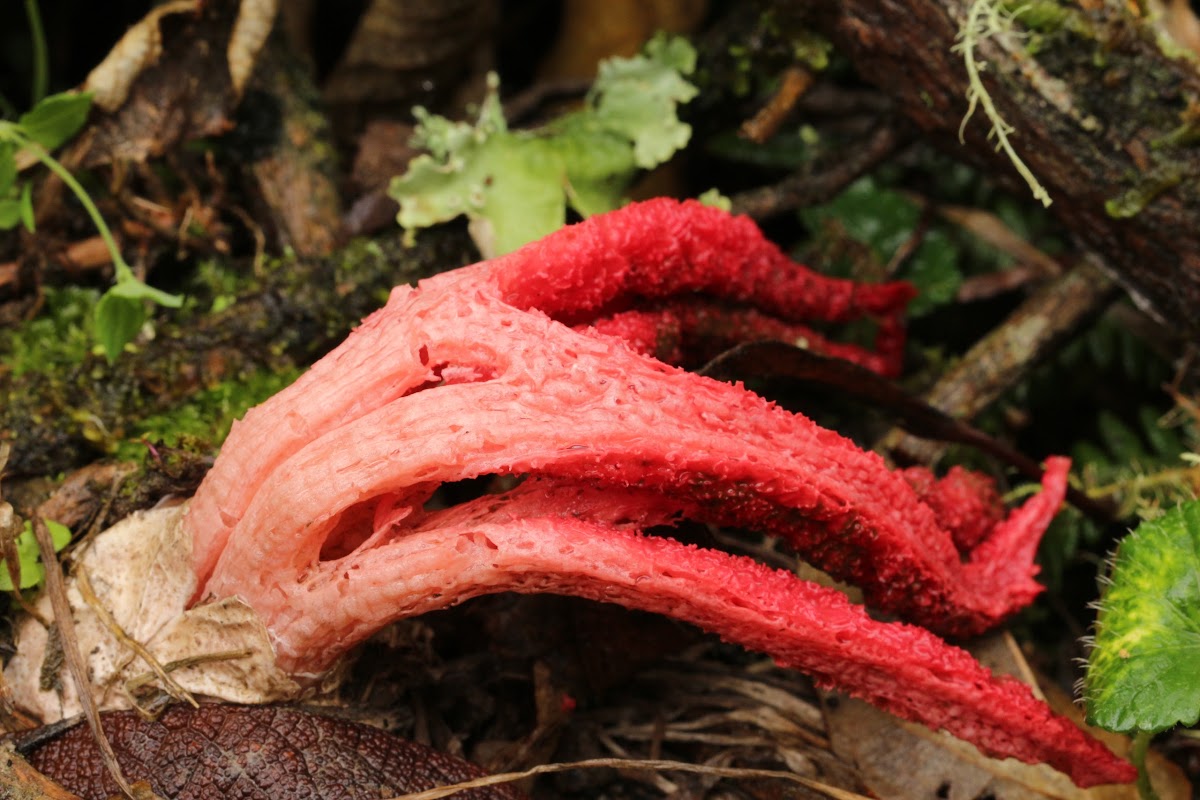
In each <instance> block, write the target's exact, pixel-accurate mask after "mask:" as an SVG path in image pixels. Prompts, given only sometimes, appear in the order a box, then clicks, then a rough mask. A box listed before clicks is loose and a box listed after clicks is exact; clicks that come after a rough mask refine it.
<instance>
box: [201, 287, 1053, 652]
mask: <svg viewBox="0 0 1200 800" xmlns="http://www.w3.org/2000/svg"><path fill="white" fill-rule="evenodd" d="M439 295H440V293H434V292H432V291H428V290H422V292H420V293H419V294H418V293H414V294H412V295H409V296H408V299H407V302H406V303H405V304H403V306H396V307H392V306H389V308H390V309H391V313H392V314H393V315H394V317H395V322H394V326H393V327H394V329H395V330H396V331H397V335H399V336H407V335H408V334H409V330H408V328H409V327H410V326H411V325H413V320H419V325H420V328H419V333H417V334H414V336H419V338H420V340H421V341H423V342H425V344H424V345H423V348H424V351H425V352H426V354H427V358H428V360H429V362H430V364H453V365H455V367H456V368H457V369H459V370H466V371H470V370H476V371H479V372H480V373H482V372H484V371H485V370H490V371H491V372H490V373H489V375H488V377H487V378H486V379H485V380H481V381H480V382H474V383H471V382H468V383H457V384H453V385H439V386H436V387H434V388H428V389H426V390H425V391H422V392H419V393H415V394H408V395H405V396H402V397H399V398H396V399H394V400H392V401H390V402H389V403H387V404H386V405H383V406H382V407H380V408H377V409H375V410H374V411H371V412H370V413H367V414H364V415H362V416H360V417H358V418H357V419H353V420H348V421H346V422H344V423H343V424H341V425H339V426H338V427H336V428H334V429H333V430H330V431H329V432H327V433H325V434H324V435H322V436H318V437H316V438H314V439H313V440H312V441H311V442H309V443H307V444H305V445H304V446H303V447H301V448H300V449H299V450H298V451H297V452H296V453H295V455H293V456H291V457H290V458H288V459H286V460H284V461H282V462H281V464H280V466H279V467H278V468H277V469H275V470H274V471H273V472H271V473H270V474H269V475H267V476H266V477H265V478H264V479H263V480H262V482H261V484H260V486H259V488H258V491H257V493H256V495H255V497H254V498H253V499H252V501H251V502H250V504H249V505H248V507H247V509H246V512H245V514H244V516H243V517H242V518H241V519H239V520H237V521H236V522H235V523H234V524H235V526H236V528H237V533H236V534H235V535H234V536H233V537H231V538H230V539H229V541H228V544H227V545H226V546H225V548H224V551H223V553H222V554H221V555H220V560H219V561H218V562H217V565H216V571H215V572H214V573H213V576H212V579H211V580H210V581H209V586H208V588H207V591H208V592H209V593H212V594H214V595H216V596H223V595H225V594H230V593H234V592H236V591H237V589H238V586H239V584H240V583H241V582H242V581H243V580H244V579H245V578H244V576H246V575H255V574H262V575H270V574H272V570H271V565H272V564H273V563H277V562H278V560H279V559H280V558H284V559H287V560H289V561H290V562H293V563H295V564H296V565H297V566H298V567H303V566H305V565H308V564H311V563H314V562H315V561H316V560H317V555H318V553H319V551H320V549H321V548H322V547H323V545H324V541H325V539H326V538H327V537H328V535H329V534H330V531H331V530H332V528H333V527H334V526H335V525H336V523H337V520H338V518H339V515H340V514H341V513H342V512H343V511H344V510H345V509H348V508H350V507H352V506H355V505H357V504H360V503H362V502H364V501H367V500H369V499H371V498H373V497H378V496H382V495H386V494H390V493H394V492H397V491H400V490H403V489H405V488H406V487H408V486H411V485H413V484H416V483H422V482H444V481H453V480H459V479H461V478H467V477H475V476H478V475H486V474H493V473H503V474H526V473H532V474H547V475H556V476H560V477H566V478H575V479H585V480H589V481H593V482H597V483H600V484H603V485H607V486H615V487H623V486H636V485H642V486H652V487H655V488H656V489H658V490H659V491H661V492H664V493H667V494H671V495H674V496H681V497H685V498H687V499H688V500H689V502H691V503H692V504H693V506H694V507H695V509H696V511H695V514H696V516H697V518H698V519H702V520H704V521H709V522H715V523H720V524H729V525H740V526H744V527H753V528H757V529H760V530H766V531H769V532H771V533H775V534H778V535H781V536H784V537H786V538H787V539H788V540H789V541H790V542H791V543H792V544H793V545H794V546H795V547H796V549H797V550H798V551H799V552H800V553H801V555H803V556H804V557H806V558H808V559H809V560H811V561H813V562H814V563H815V564H817V566H819V567H821V568H822V569H825V570H827V571H828V572H830V573H832V574H834V575H835V576H836V577H838V578H840V579H843V580H847V581H850V582H853V583H855V584H857V585H859V586H861V587H862V588H863V590H864V592H865V593H866V595H867V598H868V600H869V601H870V602H872V603H874V604H876V605H878V606H879V607H881V608H884V609H886V610H888V611H891V612H894V613H898V614H901V615H902V616H904V617H905V618H907V619H909V620H911V621H915V622H919V623H920V624H923V625H926V626H928V627H931V628H934V629H936V630H940V631H945V632H950V633H955V634H970V633H978V632H980V631H982V630H986V629H987V628H990V627H993V626H994V625H995V624H997V623H998V622H1000V621H1001V620H1002V619H1004V618H1005V617H1006V616H1008V615H1009V614H1011V613H1012V612H1013V611H1015V610H1016V609H1018V608H1020V607H1023V606H1024V605H1026V604H1027V603H1028V602H1029V600H1030V599H1032V597H1033V596H1034V595H1035V594H1036V593H1037V592H1038V591H1039V589H1040V587H1039V586H1038V585H1037V584H1036V583H1035V582H1034V581H1033V575H1034V573H1035V571H1036V568H1035V567H1034V565H1033V551H1034V548H1035V547H1036V543H1037V541H1038V539H1039V538H1040V535H1041V533H1042V531H1043V530H1044V528H1045V526H1046V524H1048V522H1049V520H1050V518H1051V517H1052V516H1053V514H1054V511H1055V510H1056V509H1057V508H1058V505H1059V504H1060V503H1061V502H1062V494H1063V491H1064V490H1065V476H1066V466H1067V465H1066V463H1065V462H1055V463H1054V464H1053V465H1052V469H1051V470H1050V471H1049V472H1048V478H1047V483H1046V486H1047V491H1046V492H1044V493H1043V494H1042V495H1040V496H1039V497H1038V498H1035V499H1034V500H1032V501H1031V502H1030V505H1028V506H1027V508H1031V509H1032V511H1026V512H1020V511H1018V512H1014V513H1015V516H1014V517H1013V518H1012V521H1011V522H1010V523H1004V524H1002V525H1001V526H997V527H996V531H1000V532H1003V534H1004V535H1003V536H1002V537H999V538H997V537H996V536H995V535H994V534H993V535H992V537H991V538H986V539H984V544H982V545H980V547H981V548H982V547H986V548H987V553H988V557H987V560H986V561H981V560H979V559H978V558H976V557H975V555H974V553H972V556H971V558H969V559H968V560H967V561H966V562H965V563H964V562H963V561H962V559H961V558H960V555H959V552H958V550H957V548H956V547H955V544H954V540H953V538H952V536H951V534H950V533H949V532H948V531H947V530H945V529H944V528H942V527H940V526H939V524H938V521H937V518H936V516H935V515H934V513H933V511H932V510H931V509H930V508H929V506H927V505H925V504H924V503H922V502H921V501H920V499H919V498H918V497H917V495H916V493H915V492H914V491H913V489H912V487H911V486H910V485H909V483H908V481H906V480H905V479H904V477H903V476H902V475H900V474H898V473H893V472H892V471H890V470H889V469H888V468H887V466H886V465H885V464H884V462H883V460H882V459H881V458H879V456H877V455H876V454H874V453H868V452H864V451H863V450H860V449H859V448H858V447H856V446H855V445H854V444H853V443H852V442H850V441H849V440H847V439H845V438H843V437H841V436H840V435H838V434H837V433H834V432H833V431H829V430H826V429H824V428H821V427H820V426H818V425H816V424H815V423H813V422H812V421H811V420H809V419H807V418H805V417H803V416H800V415H796V414H792V413H790V412H787V411H785V410H783V409H781V408H779V407H777V406H775V405H773V404H772V403H769V402H768V401H766V400H764V399H763V398H761V397H759V396H757V395H755V394H753V393H751V392H747V391H745V390H744V389H742V388H740V387H738V386H734V385H730V384H725V383H721V382H718V381H715V380H710V379H707V378H703V377H700V376H697V375H694V374H692V373H688V372H685V371H682V370H679V369H675V368H672V367H668V366H666V365H664V364H662V363H661V362H658V361H656V360H654V359H651V358H647V357H645V356H641V355H638V354H636V353H634V352H632V351H631V350H629V349H628V348H626V347H624V346H623V345H621V344H620V343H618V342H614V341H611V340H605V339H600V338H597V337H593V336H588V335H586V334H583V333H579V332H576V331H572V330H570V329H568V328H566V327H565V326H563V325H560V324H558V323H556V322H554V321H552V320H550V319H548V318H546V317H544V316H542V315H538V314H529V313H520V312H513V311H512V310H511V309H508V308H507V307H506V306H505V305H504V304H503V303H500V302H499V301H497V300H495V299H493V298H489V297H487V296H479V297H476V298H474V299H472V300H469V301H467V300H462V299H459V300H458V301H456V302H454V303H451V302H447V301H445V298H441V297H440V296H439ZM497 320H503V323H504V324H496V322H497ZM408 338H413V336H408ZM380 368H381V369H383V368H384V367H383V365H380ZM400 371H401V372H402V373H404V374H410V373H411V372H412V370H411V368H410V365H409V366H405V365H402V366H401V367H400ZM289 391H290V390H289ZM271 402H274V401H271ZM209 482H210V486H211V485H212V484H213V483H215V478H213V477H211V476H210V478H209ZM998 562H999V563H1002V564H1003V566H1002V567H1001V566H997V563H998Z"/></svg>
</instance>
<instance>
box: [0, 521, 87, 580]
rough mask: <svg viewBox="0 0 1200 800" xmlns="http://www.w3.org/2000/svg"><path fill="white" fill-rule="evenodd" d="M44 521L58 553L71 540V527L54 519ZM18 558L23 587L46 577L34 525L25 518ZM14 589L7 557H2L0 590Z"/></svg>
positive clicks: (18, 544) (0, 561) (19, 539)
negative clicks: (34, 533)
mask: <svg viewBox="0 0 1200 800" xmlns="http://www.w3.org/2000/svg"><path fill="white" fill-rule="evenodd" d="M43 521H44V522H45V523H46V528H47V529H48V530H49V531H50V540H51V541H52V542H54V552H56V553H57V552H58V551H59V550H62V549H63V548H64V547H66V546H67V544H68V543H69V542H70V541H71V529H70V528H68V527H67V526H66V525H62V524H59V523H57V522H55V521H54V520H49V519H47V520H43ZM17 560H18V561H19V562H20V564H21V588H22V589H28V588H30V587H32V586H37V585H38V584H40V583H41V582H42V580H43V579H44V578H45V577H46V568H45V567H43V566H42V563H41V555H40V553H39V551H38V545H37V538H36V537H34V535H33V525H32V524H30V522H29V520H25V527H24V528H23V529H22V530H21V534H20V535H19V536H18V537H17ZM12 589H13V584H12V578H10V577H9V575H8V563H7V561H6V560H5V559H0V591H4V592H11V591H12Z"/></svg>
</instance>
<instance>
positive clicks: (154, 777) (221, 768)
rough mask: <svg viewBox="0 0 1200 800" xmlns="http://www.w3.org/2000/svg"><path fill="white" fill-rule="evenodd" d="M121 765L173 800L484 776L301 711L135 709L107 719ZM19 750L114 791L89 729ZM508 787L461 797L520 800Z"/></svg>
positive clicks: (351, 789) (92, 788)
mask: <svg viewBox="0 0 1200 800" xmlns="http://www.w3.org/2000/svg"><path fill="white" fill-rule="evenodd" d="M103 724H104V729H105V731H106V733H107V734H108V737H109V738H110V740H111V741H112V743H113V749H114V751H115V752H116V755H117V760H118V761H119V762H120V764H121V766H122V768H123V769H124V771H125V772H126V773H128V774H129V775H130V776H131V777H133V778H138V779H145V780H148V781H149V783H150V785H151V788H152V789H153V790H154V792H156V793H157V794H159V795H161V796H163V797H169V798H172V799H173V800H238V798H247V800H248V799H249V798H263V797H270V798H272V799H273V800H291V798H302V797H305V798H311V797H320V798H323V800H358V798H364V800H365V798H380V797H389V796H392V795H397V794H402V793H405V792H417V791H423V790H426V789H431V788H433V787H436V786H442V785H445V784H449V783H454V782H457V781H462V780H469V779H471V778H476V777H479V776H480V775H481V774H482V772H481V770H480V769H479V768H478V767H476V766H474V765H473V764H470V763H468V762H466V761H462V760H460V759H456V758H454V757H452V756H449V755H446V754H444V753H440V752H438V751H436V750H431V749H429V748H427V747H424V746H422V745H419V744H415V743H413V742H409V741H406V740H404V739H400V738H399V737H396V736H392V735H391V734H389V733H385V732H384V731H381V730H378V729H377V728H372V727H370V726H368V725H362V724H359V723H354V722H347V721H345V720H341V719H337V718H334V717H330V716H325V715H323V714H319V713H314V712H310V711H306V710H303V709H299V708H294V707H284V706H236V705H204V706H201V707H200V708H199V709H191V708H186V707H183V706H175V707H172V708H171V709H169V710H167V711H166V712H165V713H164V714H163V715H162V717H160V718H159V719H158V720H157V721H154V722H147V721H145V720H143V719H141V718H140V717H138V716H137V715H136V714H134V713H133V712H113V713H108V714H104V715H103ZM18 747H19V749H22V750H27V752H26V757H27V758H28V759H29V762H30V763H31V764H32V765H33V766H34V767H35V768H37V769H38V770H40V771H41V772H43V773H45V774H46V775H47V776H48V777H50V778H52V779H54V780H56V781H58V782H59V783H61V784H62V785H63V786H64V787H65V788H67V789H68V790H70V791H73V792H75V793H76V794H78V795H79V796H80V797H82V798H84V800H105V798H108V797H109V796H110V795H111V794H112V793H113V792H114V791H115V786H114V785H113V783H112V781H111V779H110V778H109V776H108V774H107V773H106V772H105V770H104V768H103V767H102V766H101V763H100V759H99V754H98V752H97V750H96V746H95V743H94V741H93V740H92V738H91V736H90V734H89V732H88V730H87V728H86V727H85V726H82V725H75V726H73V727H71V728H69V729H67V730H66V731H64V732H62V733H61V734H57V735H53V736H50V737H49V738H47V737H46V735H45V734H44V733H40V734H39V733H38V732H34V733H32V734H27V735H26V736H24V737H22V739H21V740H20V741H19V742H18ZM521 796H522V795H521V794H520V793H518V792H517V791H516V790H515V789H513V788H511V787H508V786H496V787H492V788H485V789H477V790H473V791H470V792H465V793H463V794H461V795H459V797H461V798H463V800H518V798H520V797H521Z"/></svg>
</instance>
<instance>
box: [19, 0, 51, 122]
mask: <svg viewBox="0 0 1200 800" xmlns="http://www.w3.org/2000/svg"><path fill="white" fill-rule="evenodd" d="M25 16H27V17H29V37H30V38H31V39H32V40H33V90H32V95H33V97H32V100H33V102H32V103H30V105H31V106H36V105H37V104H38V103H40V102H41V100H42V98H43V97H45V96H46V88H47V86H48V84H49V82H50V58H49V55H48V54H47V52H46V32H45V30H44V29H43V28H42V14H41V11H40V9H39V8H38V0H25Z"/></svg>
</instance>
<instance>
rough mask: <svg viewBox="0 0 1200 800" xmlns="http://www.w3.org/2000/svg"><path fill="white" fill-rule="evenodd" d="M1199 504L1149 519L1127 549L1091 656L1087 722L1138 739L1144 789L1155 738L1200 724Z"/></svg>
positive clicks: (1104, 603) (1120, 553)
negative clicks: (1149, 749) (1199, 670)
mask: <svg viewBox="0 0 1200 800" xmlns="http://www.w3.org/2000/svg"><path fill="white" fill-rule="evenodd" d="M1197 665H1200V500H1192V501H1190V502H1187V503H1184V504H1182V505H1180V506H1177V507H1176V508H1174V509H1172V510H1170V511H1168V512H1167V513H1165V514H1163V515H1162V516H1160V517H1157V518H1156V519H1152V520H1147V521H1146V522H1143V523H1142V524H1141V525H1139V526H1138V528H1137V530H1135V531H1134V532H1133V533H1131V534H1130V535H1129V536H1127V537H1125V539H1124V540H1123V541H1122V542H1121V544H1120V546H1119V547H1118V548H1117V553H1116V556H1115V557H1114V559H1113V565H1112V573H1111V583H1110V585H1109V586H1108V588H1107V590H1106V591H1105V592H1104V596H1103V598H1102V599H1101V601H1100V614H1099V617H1098V619H1097V621H1096V637H1095V643H1094V646H1093V648H1092V651H1091V654H1090V655H1089V657H1088V666H1087V676H1086V677H1085V678H1084V699H1085V701H1086V703H1087V719H1088V723H1089V724H1092V725H1096V726H1098V727H1100V728H1104V729H1105V730H1110V731H1117V732H1120V733H1127V734H1131V735H1133V736H1134V743H1135V751H1134V760H1135V761H1137V762H1138V768H1139V770H1140V772H1141V779H1140V780H1139V784H1138V788H1139V790H1140V791H1141V793H1142V796H1143V797H1152V796H1153V791H1152V790H1151V788H1150V784H1149V779H1148V777H1147V776H1146V770H1145V765H1144V763H1142V762H1143V761H1144V757H1145V751H1146V747H1147V745H1148V744H1149V741H1150V737H1151V736H1152V735H1153V734H1155V733H1158V732H1160V731H1164V730H1167V729H1169V728H1173V727H1175V726H1176V725H1189V726H1190V725H1195V724H1196V722H1197V721H1198V720H1200V680H1197V674H1198V673H1197Z"/></svg>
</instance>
